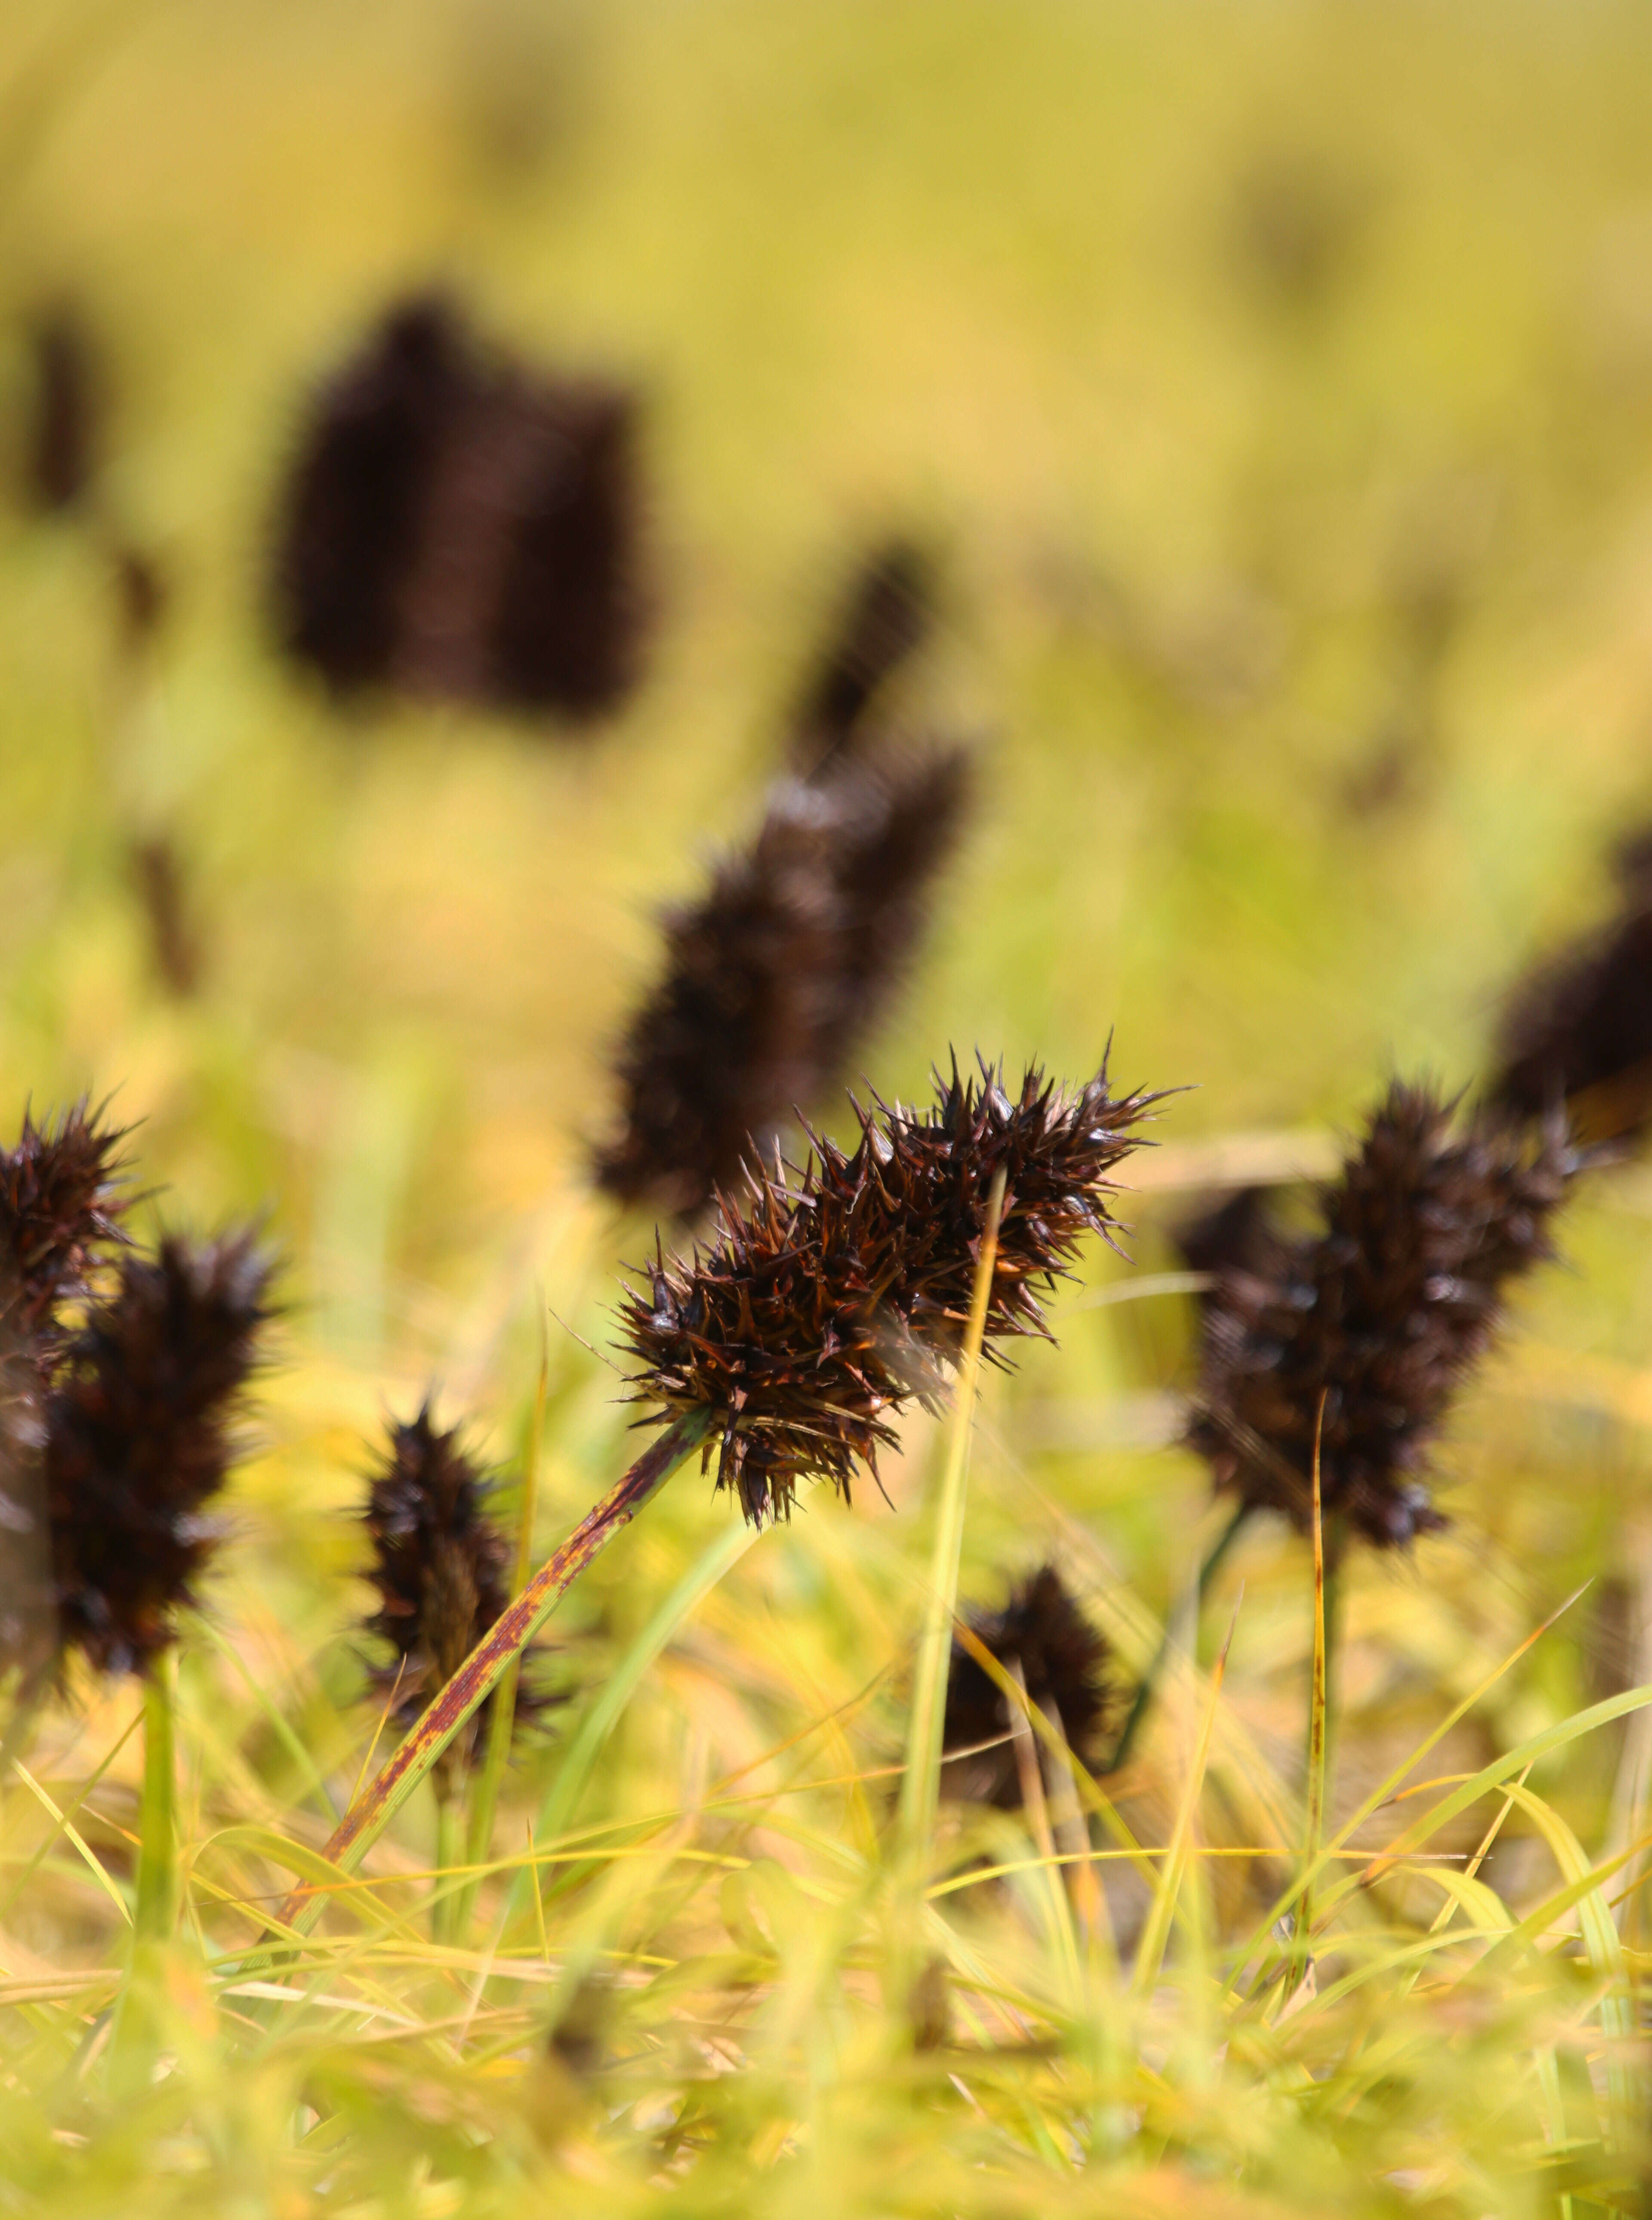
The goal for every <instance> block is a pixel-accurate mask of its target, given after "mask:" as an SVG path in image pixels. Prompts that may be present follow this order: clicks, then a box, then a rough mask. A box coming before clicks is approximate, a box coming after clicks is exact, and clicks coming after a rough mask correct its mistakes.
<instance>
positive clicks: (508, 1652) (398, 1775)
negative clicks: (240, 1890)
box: [276, 1411, 714, 1935]
mask: <svg viewBox="0 0 1652 2220" xmlns="http://www.w3.org/2000/svg"><path fill="white" fill-rule="evenodd" d="M713 1424H714V1419H713V1415H712V1413H711V1412H708V1411H688V1412H683V1415H682V1416H681V1417H679V1418H676V1419H673V1420H672V1422H671V1424H670V1425H669V1426H668V1427H667V1428H666V1430H665V1431H664V1433H663V1434H662V1435H661V1436H660V1437H659V1438H658V1441H656V1442H654V1443H653V1444H651V1446H650V1447H649V1448H648V1449H646V1450H644V1452H643V1454H642V1456H639V1458H638V1459H637V1462H635V1463H634V1464H633V1466H632V1467H631V1469H630V1470H629V1471H628V1472H627V1474H626V1475H625V1476H624V1478H623V1479H622V1480H620V1481H618V1482H617V1484H616V1485H615V1486H614V1487H612V1488H610V1489H609V1491H608V1494H606V1495H605V1496H604V1497H603V1498H602V1501H601V1502H600V1503H598V1504H596V1505H595V1506H594V1507H593V1508H592V1509H591V1510H590V1511H589V1512H587V1513H586V1514H585V1517H584V1518H583V1519H582V1520H581V1521H580V1523H579V1525H577V1527H576V1528H575V1529H574V1531H573V1532H572V1533H571V1534H570V1536H569V1537H568V1539H567V1540H566V1541H565V1542H564V1543H563V1545H562V1547H561V1548H560V1549H559V1550H556V1551H555V1552H553V1554H552V1556H550V1557H548V1558H547V1559H546V1561H545V1563H544V1564H543V1565H541V1566H540V1568H539V1571H538V1572H537V1573H535V1575H533V1579H532V1580H531V1581H529V1582H528V1584H527V1587H525V1588H524V1589H523V1590H522V1593H521V1595H519V1596H518V1597H517V1599H516V1600H515V1601H514V1603H513V1604H511V1605H510V1606H508V1608H507V1609H506V1610H504V1611H502V1612H501V1613H500V1615H499V1617H498V1618H496V1620H495V1621H494V1623H493V1624H492V1625H491V1626H490V1627H489V1630H488V1631H487V1633H486V1634H484V1635H483V1637H482V1639H481V1641H480V1642H478V1643H477V1646H476V1648H475V1649H473V1650H472V1651H471V1654H470V1656H468V1657H467V1658H466V1659H465V1661H464V1664H463V1665H461V1666H460V1668H459V1669H458V1672H457V1673H456V1674H454V1675H453V1677H452V1680H451V1681H449V1682H448V1683H447V1685H446V1687H445V1688H442V1689H440V1690H439V1692H438V1693H437V1694H436V1696H435V1697H434V1698H433V1700H432V1701H431V1703H430V1704H429V1705H428V1706H427V1708H426V1710H425V1711H424V1712H423V1713H422V1715H421V1717H420V1718H419V1719H418V1720H417V1721H416V1723H415V1725H414V1726H413V1728H412V1730H411V1731H410V1732H409V1733H408V1736H407V1738H406V1739H405V1741H403V1743H402V1745H401V1747H400V1749H397V1750H396V1754H395V1755H394V1756H392V1757H391V1758H390V1760H389V1762H387V1763H386V1764H385V1765H384V1766H383V1768H381V1769H380V1771H379V1772H378V1774H377V1775H376V1776H375V1778H374V1779H373V1780H371V1781H370V1782H369V1783H368V1785H367V1787H365V1789H363V1791H362V1792H361V1793H360V1794H359V1795H358V1797H357V1798H356V1799H355V1801H354V1802H353V1803H352V1805H351V1806H350V1809H349V1810H348V1811H347V1812H346V1813H345V1815H344V1817H343V1818H342V1819H341V1820H340V1822H339V1824H338V1826H337V1827H336V1828H335V1829H334V1832H333V1834H332V1836H331V1837H330V1838H329V1839H328V1842H327V1846H326V1849H324V1851H323V1852H322V1855H323V1856H324V1857H325V1858H327V1861H329V1862H330V1863H331V1864H333V1865H334V1866H336V1867H337V1868H339V1870H340V1872H342V1873H353V1872H354V1871H355V1869H356V1868H357V1867H358V1865H359V1864H360V1863H361V1861H362V1859H363V1858H364V1857H365V1855H366V1854H367V1852H368V1850H369V1849H371V1846H372V1844H373V1843H376V1842H377V1840H378V1837H379V1836H380V1835H381V1834H383V1831H384V1829H385V1828H386V1826H388V1824H390V1820H391V1819H392V1818H394V1817H395V1815H396V1812H399V1811H400V1810H401V1808H402V1805H403V1804H405V1803H406V1802H407V1800H408V1797H409V1796H411V1795H412V1793H413V1792H414V1790H415V1788H416V1787H418V1785H419V1783H420V1782H421V1780H423V1779H424V1777H425V1775H426V1774H427V1773H428V1772H429V1770H430V1768H431V1767H432V1766H433V1764H434V1763H435V1762H436V1760H437V1759H438V1758H439V1756H440V1755H441V1754H442V1752H443V1751H444V1750H445V1749H446V1748H447V1745H448V1743H450V1742H452V1739H453V1737H454V1736H455V1735H456V1734H457V1733H458V1730H459V1729H460V1728H461V1727H462V1726H463V1725H464V1722H465V1721H466V1719H468V1718H470V1716H471V1712H474V1711H475V1709H476V1707H477V1705H478V1704H480V1703H482V1702H483V1701H484V1700H485V1699H486V1698H487V1697H488V1696H489V1694H490V1693H491V1692H492V1691H493V1689H494V1688H495V1687H496V1686H497V1685H498V1683H499V1681H501V1680H502V1678H503V1676H504V1674H505V1673H506V1671H507V1669H508V1668H509V1666H510V1665H511V1664H512V1663H513V1662H514V1661H515V1660H518V1659H520V1657H521V1654H522V1651H523V1649H524V1648H525V1647H526V1646H527V1643H529V1642H531V1641H532V1640H533V1636H534V1635H535V1634H536V1633H537V1632H538V1631H539V1626H540V1624H542V1622H543V1621H544V1620H545V1619H546V1618H549V1617H550V1615H551V1613H552V1611H553V1610H554V1609H555V1608H556V1606H557V1605H558V1603H559V1602H560V1601H561V1600H562V1597H563V1595H564V1593H565V1592H566V1590H567V1589H568V1588H569V1587H571V1586H572V1584H573V1582H574V1581H576V1580H577V1579H578V1577H579V1575H580V1574H581V1573H583V1571H584V1569H585V1568H586V1566H587V1565H589V1562H590V1561H591V1559H592V1558H593V1557H594V1556H596V1554H597V1552H598V1551H599V1550H603V1549H605V1548H606V1547H607V1546H608V1543H610V1542H611V1541H612V1540H613V1539H614V1536H615V1535H616V1534H617V1533H619V1532H620V1529H621V1528H622V1527H625V1526H628V1525H630V1523H631V1521H632V1520H633V1518H635V1517H636V1515H637V1513H638V1512H639V1511H640V1510H641V1509H642V1507H643V1506H644V1505H645V1503H647V1502H648V1501H649V1500H650V1498H651V1497H652V1496H654V1495H655V1494H658V1491H659V1489H660V1488H661V1487H664V1483H665V1482H666V1481H668V1480H669V1479H670V1476H671V1475H672V1474H673V1473H674V1472H675V1471H676V1469H677V1467H678V1465H680V1464H681V1463H682V1462H683V1459H684V1457H686V1456H688V1455H689V1452H690V1451H691V1450H695V1449H697V1448H698V1447H699V1446H700V1444H701V1442H702V1441H704V1440H705V1438H706V1437H707V1435H708V1433H709V1432H710V1431H711V1429H712V1426H713ZM326 1902H327V1891H326V1887H325V1886H324V1885H319V1884H314V1883H309V1884H305V1885H303V1886H300V1887H298V1888H296V1889H294V1890H293V1891H292V1893H291V1894H290V1895H289V1896H288V1897H287V1899H285V1901H284V1903H283V1905H282V1906H281V1908H280V1910H279V1911H278V1912H277V1915H276V1918H277V1922H278V1923H279V1924H280V1925H281V1926H283V1927H284V1928H286V1929H289V1930H294V1931H296V1933H298V1934H301V1935H302V1934H308V1932H309V1930H310V1929H311V1928H312V1927H313V1926H314V1925H315V1922H316V1921H317V1920H318V1919H319V1918H321V1911H322V1909H323V1907H324V1905H326Z"/></svg>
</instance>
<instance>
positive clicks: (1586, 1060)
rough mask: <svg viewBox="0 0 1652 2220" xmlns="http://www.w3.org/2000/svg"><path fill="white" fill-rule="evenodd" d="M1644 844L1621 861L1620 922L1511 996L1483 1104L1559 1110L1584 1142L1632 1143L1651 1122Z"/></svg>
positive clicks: (1650, 930)
mask: <svg viewBox="0 0 1652 2220" xmlns="http://www.w3.org/2000/svg"><path fill="white" fill-rule="evenodd" d="M1648 846H1649V843H1648V839H1647V837H1646V835H1645V834H1642V835H1640V836H1639V838H1638V839H1636V840H1634V841H1630V842H1627V843H1625V844H1624V846H1623V848H1622V850H1621V851H1620V854H1619V859H1618V876H1619V882H1620V885H1621V887H1622V890H1623V899H1622V901H1621V904H1620V906H1619V908H1618V914H1617V916H1616V917H1615V918H1614V919H1613V920H1611V922H1610V923H1609V924H1607V925H1606V926H1605V927H1603V928H1602V930H1600V931H1599V932H1596V933H1593V934H1591V935H1588V936H1586V937H1585V938H1584V939H1580V940H1579V941H1578V942H1576V943H1575V944H1574V945H1573V946H1572V947H1570V948H1568V949H1566V950H1564V951H1562V953H1561V954H1560V955H1559V956H1557V957H1555V959H1554V961H1553V962H1551V963H1547V964H1544V965H1543V966H1541V967H1540V968H1539V969H1538V970H1536V971H1534V972H1533V973H1532V974H1531V975H1530V976H1529V977H1528V978H1526V979H1525V980H1524V981H1523V982H1521V984H1520V985H1519V986H1518V987H1517V988H1516V989H1515V990H1514V993H1513V994H1512V996H1511V998H1510V1000H1509V1002H1508V1005H1507V1007H1506V1010H1505V1013H1504V1016H1503V1021H1502V1025H1501V1027H1500V1030H1499V1038H1498V1051H1497V1069H1496V1072H1495V1076H1493V1080H1492V1082H1491V1086H1490V1088H1489V1089H1488V1090H1487V1091H1488V1094H1489V1097H1490V1099H1491V1100H1492V1101H1493V1102H1494V1103H1496V1104H1497V1105H1498V1106H1499V1107H1502V1108H1504V1109H1506V1110H1509V1111H1512V1112H1514V1113H1518V1114H1520V1115H1524V1116H1525V1117H1532V1118H1537V1117H1542V1116H1543V1115H1544V1114H1545V1113H1547V1112H1549V1111H1551V1110H1552V1109H1554V1108H1555V1106H1556V1105H1557V1104H1559V1103H1561V1102H1562V1101H1563V1102H1564V1103H1565V1104H1566V1106H1567V1108H1568V1113H1569V1114H1570V1118H1571V1121H1572V1124H1573V1126H1574V1128H1575V1130H1576V1131H1577V1132H1578V1133H1579V1134H1580V1137H1581V1138H1584V1139H1585V1140H1587V1141H1594V1142H1601V1141H1611V1140H1618V1139H1623V1138H1630V1137H1631V1136H1633V1135H1636V1134H1638V1133H1640V1132H1643V1131H1644V1130H1645V1127H1646V1126H1647V1123H1648V1121H1649V1119H1652V869H1649V867H1648V862H1647V850H1648Z"/></svg>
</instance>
